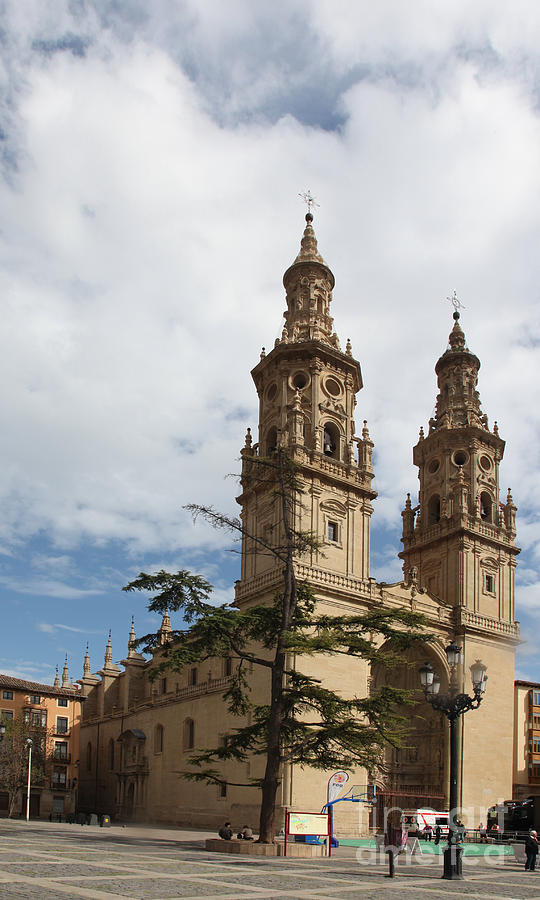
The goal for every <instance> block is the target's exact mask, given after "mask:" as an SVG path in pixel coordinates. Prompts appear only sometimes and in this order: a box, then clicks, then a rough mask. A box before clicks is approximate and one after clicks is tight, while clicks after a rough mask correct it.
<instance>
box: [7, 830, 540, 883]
mask: <svg viewBox="0 0 540 900" xmlns="http://www.w3.org/2000/svg"><path fill="white" fill-rule="evenodd" d="M207 836H209V835H208V834H206V833H202V832H190V831H180V830H178V829H161V828H160V829H157V828H155V829H154V828H148V827H143V826H127V827H124V828H122V827H119V826H115V827H113V828H90V827H88V826H80V825H79V826H77V825H63V824H62V825H60V824H58V825H57V824H51V823H49V822H30V823H29V824H28V825H27V824H26V823H25V822H21V821H7V820H5V819H4V820H0V837H1V840H0V900H62V898H65V900H69V898H73V900H75V898H87V900H120V898H121V900H173V898H178V897H182V898H184V900H199V898H204V900H217V898H219V900H227V898H229V900H235V898H238V900H240V898H242V900H255V898H258V900H264V898H274V897H275V898H281V900H303V898H306V900H333V898H335V900H353V898H361V900H387V898H392V900H400V898H404V900H409V898H410V900H413V898H414V900H417V898H424V900H439V898H449V900H452V898H455V900H467V898H471V900H474V898H486V900H487V898H489V900H540V871H539V872H533V873H529V872H525V871H524V870H523V867H522V866H518V865H517V863H516V862H515V861H513V860H512V861H506V862H502V860H500V861H499V862H496V861H494V860H493V861H490V860H485V859H482V860H478V859H470V860H468V861H467V860H465V865H464V874H465V880H464V881H453V882H452V881H441V878H440V873H441V861H440V859H438V858H436V857H434V856H430V857H423V858H421V859H419V860H417V861H415V862H414V863H411V862H408V863H406V864H402V863H400V865H399V866H398V868H397V872H396V877H395V878H394V879H390V878H388V877H387V874H386V873H387V869H386V866H385V865H384V864H383V863H381V864H377V862H376V858H375V854H374V853H370V852H366V851H357V850H356V849H355V848H352V847H350V848H349V847H346V848H340V849H339V850H338V851H337V852H336V855H335V856H333V857H332V858H331V859H317V860H299V859H282V858H278V859H276V858H272V859H260V858H253V857H251V858H249V857H238V856H234V857H231V856H228V855H224V854H220V853H207V852H206V851H205V850H204V849H203V848H204V838H205V837H207ZM212 836H213V835H212ZM357 857H358V858H357Z"/></svg>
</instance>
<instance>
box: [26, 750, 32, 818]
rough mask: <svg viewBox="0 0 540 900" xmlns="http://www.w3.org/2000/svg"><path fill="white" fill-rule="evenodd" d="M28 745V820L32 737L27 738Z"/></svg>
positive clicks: (28, 813)
mask: <svg viewBox="0 0 540 900" xmlns="http://www.w3.org/2000/svg"><path fill="white" fill-rule="evenodd" d="M26 743H27V745H28V784H27V787H26V821H27V822H28V820H29V818H30V782H31V778H32V738H27V739H26Z"/></svg>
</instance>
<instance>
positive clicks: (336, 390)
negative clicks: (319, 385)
mask: <svg viewBox="0 0 540 900" xmlns="http://www.w3.org/2000/svg"><path fill="white" fill-rule="evenodd" d="M324 387H325V389H326V390H327V391H328V393H329V394H331V395H332V397H339V396H340V394H341V385H340V383H339V381H336V379H335V378H327V379H326V381H325V382H324Z"/></svg>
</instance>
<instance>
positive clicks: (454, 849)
mask: <svg viewBox="0 0 540 900" xmlns="http://www.w3.org/2000/svg"><path fill="white" fill-rule="evenodd" d="M445 653H446V658H447V660H448V667H449V669H450V684H449V690H448V694H439V689H440V686H441V681H440V678H439V676H438V675H437V673H436V672H435V670H434V669H433V666H432V665H431V664H430V663H428V662H426V663H425V665H423V666H422V667H421V668H420V684H421V685H422V688H423V690H424V696H425V698H426V700H427V701H428V703H430V704H431V706H432V707H433V709H436V710H438V711H439V712H441V713H443V714H444V715H445V716H446V717H447V719H448V721H449V723H450V798H449V800H450V806H449V810H450V811H449V813H448V845H447V847H446V849H445V851H444V871H443V876H442V877H443V878H450V879H453V878H456V879H461V878H463V874H462V855H463V849H462V848H461V847H460V846H459V844H460V843H461V835H460V833H459V829H458V827H457V826H456V821H455V820H456V814H457V805H458V795H457V778H458V733H457V720H458V719H459V717H460V716H462V715H464V714H465V713H466V712H468V711H469V710H470V709H478V707H479V706H480V704H481V702H482V700H483V694H484V691H485V689H486V681H487V675H486V666H484V664H483V663H482V662H481V661H480V660H479V659H477V660H476V662H475V663H474V665H473V666H471V679H472V685H473V691H474V696H473V697H470V696H469V694H461V693H459V687H458V679H457V669H458V665H459V663H460V661H461V647H460V646H459V645H458V644H456V642H455V641H452V643H451V644H449V645H448V647H446V648H445Z"/></svg>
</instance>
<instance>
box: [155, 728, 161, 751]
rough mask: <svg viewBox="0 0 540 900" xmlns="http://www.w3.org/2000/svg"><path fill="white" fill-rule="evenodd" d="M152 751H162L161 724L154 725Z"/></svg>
mask: <svg viewBox="0 0 540 900" xmlns="http://www.w3.org/2000/svg"><path fill="white" fill-rule="evenodd" d="M154 753H163V725H156V729H155V731H154Z"/></svg>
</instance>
